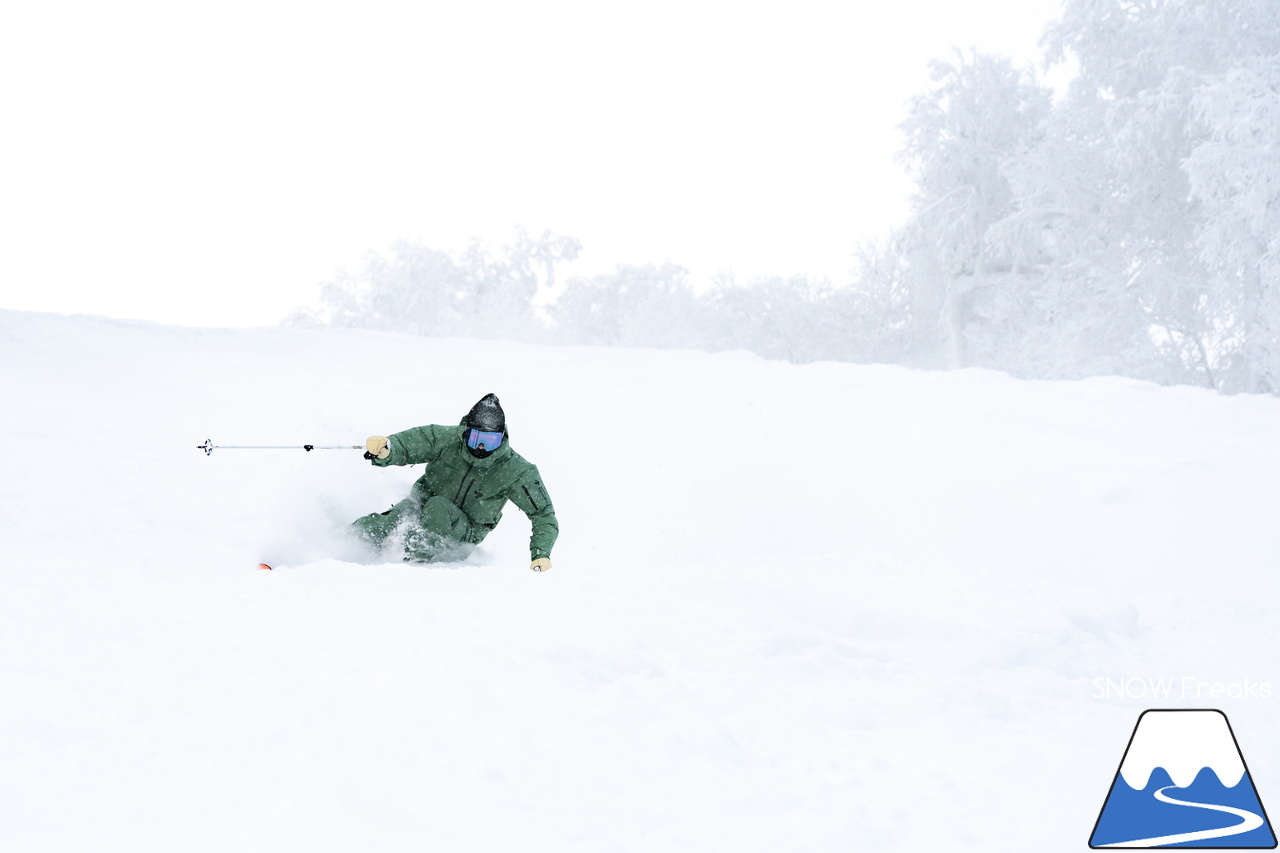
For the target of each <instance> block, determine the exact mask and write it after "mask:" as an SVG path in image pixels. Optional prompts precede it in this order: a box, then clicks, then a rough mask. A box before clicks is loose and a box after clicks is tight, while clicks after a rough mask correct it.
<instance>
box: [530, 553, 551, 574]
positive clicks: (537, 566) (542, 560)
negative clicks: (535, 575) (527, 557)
mask: <svg viewBox="0 0 1280 853" xmlns="http://www.w3.org/2000/svg"><path fill="white" fill-rule="evenodd" d="M529 568H531V569H533V570H534V571H535V572H549V571H551V561H550V560H548V559H547V558H546V557H539V558H538V559H536V560H534V561H533V562H532V563H530V564H529Z"/></svg>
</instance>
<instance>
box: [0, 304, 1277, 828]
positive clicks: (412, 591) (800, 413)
mask: <svg viewBox="0 0 1280 853" xmlns="http://www.w3.org/2000/svg"><path fill="white" fill-rule="evenodd" d="M489 391H493V392H495V393H497V394H498V395H499V397H501V399H502V402H503V404H504V406H505V407H506V410H507V413H508V420H509V423H510V426H511V431H512V437H513V441H512V443H513V446H514V447H515V448H516V449H517V450H519V451H520V452H521V453H523V454H524V455H525V456H526V457H528V458H529V459H531V460H532V461H534V462H535V463H537V464H538V466H539V467H540V469H541V470H542V473H543V474H544V478H545V481H546V483H547V486H548V488H549V490H550V492H551V494H552V496H553V498H554V500H555V503H556V507H557V511H558V513H559V516H560V519H561V531H562V532H561V539H560V542H559V544H558V545H557V547H556V549H555V553H554V554H553V559H554V562H555V568H554V569H553V571H551V572H549V573H547V574H545V575H538V574H535V573H532V572H530V571H528V569H527V565H528V554H527V550H526V547H525V546H526V541H527V536H528V532H529V525H528V522H527V520H526V519H525V518H524V516H522V515H521V514H520V513H519V512H518V511H517V510H515V509H514V508H511V509H510V510H509V512H508V514H507V517H506V518H505V520H504V521H503V523H502V525H501V527H500V528H499V529H498V531H497V532H496V533H495V534H494V535H493V536H491V537H490V539H489V540H488V541H487V542H486V543H485V544H484V546H482V548H481V549H480V550H479V551H478V552H477V553H476V554H474V555H473V556H472V557H471V558H470V559H469V560H468V561H467V562H466V563H464V564H453V565H447V566H439V567H420V566H408V565H402V564H396V563H387V562H383V561H380V560H378V559H376V558H375V557H373V556H372V555H368V554H364V553H362V552H361V551H360V550H359V549H357V548H355V547H354V546H352V544H351V543H350V542H349V541H347V540H345V539H344V538H343V537H342V536H341V534H340V531H341V528H342V526H343V525H344V524H345V522H346V521H347V520H349V519H351V518H353V517H355V516H357V515H359V514H362V513H365V512H370V511H374V510H381V509H384V508H386V507H387V506H389V505H390V504H391V503H392V502H393V501H395V500H397V499H398V498H399V497H401V496H402V495H403V494H404V492H405V491H406V489H407V487H408V484H409V483H410V482H411V481H412V479H413V478H415V477H416V476H417V475H418V473H420V469H418V470H412V469H389V470H377V469H373V468H371V467H369V466H368V464H367V463H365V462H364V461H363V460H361V459H360V456H359V454H358V453H355V452H349V451H343V452H339V451H334V452H326V453H322V452H315V453H311V454H306V453H303V452H301V451H285V452H272V451H230V450H228V451H217V452H215V453H214V455H213V456H212V457H206V456H205V455H204V454H203V453H201V452H199V451H197V450H196V449H195V446H196V445H197V444H199V443H201V442H203V441H204V440H205V439H206V438H210V437H211V438H213V439H214V441H215V443H219V444H302V443H304V442H310V443H334V444H340V443H352V444H355V443H360V442H362V441H363V439H364V437H365V436H366V435H369V434H372V433H384V434H385V433H389V432H393V431H396V430H399V429H403V428H406V427H409V426H415V425H418V424H422V423H430V422H446V423H453V422H456V421H457V419H458V418H459V417H461V415H462V414H463V413H464V412H465V411H466V410H467V409H468V408H469V407H470V405H471V404H472V403H473V402H474V401H475V400H476V399H478V398H479V397H480V396H481V395H483V394H484V393H486V392H489ZM0 400H2V401H3V402H2V403H0V405H2V406H3V410H4V417H3V418H2V419H0V442H2V444H3V447H4V448H5V452H4V455H3V460H4V461H3V478H2V479H0V484H2V485H0V543H2V544H0V549H2V550H0V560H2V564H0V572H3V574H2V575H0V578H2V581H0V583H2V586H0V692H2V696H0V836H2V837H3V838H4V841H3V846H4V848H5V849H9V850H23V851H45V850H50V851H64V850H65V851H83V850H94V851H150V850H156V851H161V850H163V851H169V850H210V851H225V850H271V851H288V850H299V851H349V850H368V851H374V850H377V851H399V850H406V851H407V850H460V851H476V850H494V851H507V850H548V851H603V850H608V851H653V850H663V851H680V850H699V851H725V850H733V851H770V853H774V852H775V851H790V850H796V851H801V850H803V851H810V850H813V851H824V850H842V851H843V850H938V849H946V850H970V849H972V850H1019V851H1025V850H1080V849H1083V848H1084V847H1085V845H1086V843H1087V839H1088V836H1089V832H1090V830H1091V829H1092V826H1093V822H1094V819H1095V818H1096V817H1097V814H1098V810H1099V808H1100V807H1101V805H1102V801H1103V799H1104V798H1105V796H1106V793H1107V790H1108V787H1109V785H1110V783H1111V780H1112V778H1113V776H1114V774H1115V772H1116V768H1117V766H1118V765H1119V761H1120V758H1121V754H1122V752H1123V749H1124V746H1125V743H1126V741H1127V738H1128V736H1129V733H1130V732H1131V731H1132V727H1133V724H1134V721H1135V720H1136V718H1137V715H1138V713H1139V712H1140V711H1141V710H1142V709H1143V708H1146V707H1154V706H1164V707H1220V708H1222V709H1223V710H1224V711H1226V713H1227V714H1228V715H1229V717H1230V718H1231V722H1232V725H1233V727H1234V729H1235V732H1236V735H1237V737H1238V738H1239V739H1240V745H1241V747H1242V749H1243V750H1244V755H1245V759H1246V761H1247V762H1248V763H1249V767H1250V770H1251V771H1252V772H1253V775H1254V778H1255V781H1256V782H1257V784H1258V790H1259V794H1260V795H1261V797H1262V799H1263V802H1264V804H1266V803H1267V802H1268V801H1269V799H1270V800H1275V801H1276V802H1280V799H1277V798H1278V797H1280V734H1278V732H1280V729H1277V726H1276V722H1277V716H1278V714H1277V706H1276V703H1277V701H1280V697H1273V698H1269V699H1267V698H1258V697H1250V698H1241V699H1234V698H1210V696H1209V694H1207V693H1206V694H1205V695H1204V696H1203V697H1202V698H1200V699H1199V700H1198V701H1197V699H1196V698H1195V697H1192V698H1190V699H1187V698H1186V697H1184V696H1182V695H1180V694H1175V695H1173V696H1171V697H1168V698H1162V699H1160V700H1158V701H1157V700H1152V699H1150V698H1146V699H1141V698H1134V699H1123V698H1099V696H1098V688H1097V683H1098V682H1097V681H1095V679H1099V678H1103V677H1108V678H1113V679H1120V678H1124V677H1128V676H1144V677H1145V676H1166V677H1169V678H1174V679H1181V678H1187V677H1191V678H1192V679H1193V681H1197V680H1198V681H1200V682H1217V683H1223V684H1235V683H1240V682H1243V681H1245V680H1246V679H1248V680H1250V682H1251V683H1256V682H1270V683H1272V684H1277V685H1280V673H1277V671H1276V668H1275V657H1274V649H1275V648H1277V647H1278V645H1280V644H1278V643H1277V639H1278V638H1277V636H1276V634H1277V631H1276V628H1275V622H1276V620H1275V618H1274V611H1275V602H1276V600H1277V599H1276V591H1277V589H1276V587H1277V582H1276V579H1275V576H1276V570H1277V567H1278V563H1280V559H1278V558H1280V542H1278V541H1277V533H1276V530H1277V528H1276V523H1275V520H1276V510H1277V507H1278V506H1280V441H1277V437H1278V436H1280V401H1278V400H1275V399H1270V398H1248V397H1231V398H1224V397H1219V396H1215V395H1214V394H1212V393H1209V392H1206V391H1202V390H1197V389H1189V388H1159V387H1156V386H1152V385H1148V384H1143V383H1139V382H1134V381H1128V380H1119V379H1096V380H1089V381H1085V382H1075V383H1047V382H1019V381H1014V380H1011V379H1009V378H1007V377H1005V376H1003V375H999V374H994V373H989V372H980V371H961V372H956V373H925V372H915V371H909V370H905V369H900V368H893V367H878V366H855V365H847V364H812V365H806V366H793V365H788V364H780V363H773V362H767V361H763V360H761V359H759V358H756V357H754V356H750V355H746V354H742V353H729V354H721V355H707V354H701V353H691V352H658V351H637V350H629V351H628V350H607V349H590V348H555V347H525V346H518V345H512V344H495V343H491V342H477V341H465V340H425V339H417V338H409V337H402V336H394V335H380V334H371V333H362V332H348V333H323V332H308V331H299V330H285V329H279V330H252V331H242V330H241V331H222V330H206V329H188V328H173V327H163V326H155V325H150V324H144V323H131V322H119V321H107V320H101V319H94V318H87V317H57V316H48V315H38V314H27V313H15V312H0ZM602 435H603V436H609V437H610V440H609V441H606V442H604V443H602V444H599V445H594V444H592V443H590V442H589V441H588V440H587V439H588V437H590V436H602ZM828 436H830V437H831V438H827V437H828ZM260 559H274V560H277V561H279V562H280V563H281V564H282V565H281V567H280V568H279V569H278V570H277V571H275V572H271V573H268V572H261V571H256V570H255V569H254V565H255V564H256V563H257V562H258V561H259V560H260ZM1276 807H1277V806H1274V805H1273V808H1276Z"/></svg>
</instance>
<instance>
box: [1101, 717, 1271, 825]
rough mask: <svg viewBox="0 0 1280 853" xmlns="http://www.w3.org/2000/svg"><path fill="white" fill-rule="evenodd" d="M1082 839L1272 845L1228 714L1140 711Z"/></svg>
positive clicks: (1260, 804)
mask: <svg viewBox="0 0 1280 853" xmlns="http://www.w3.org/2000/svg"><path fill="white" fill-rule="evenodd" d="M1089 846H1090V847H1093V848H1095V849H1096V848H1101V847H1129V848H1135V847H1136V848H1153V847H1198V848H1202V849H1204V848H1214V849H1227V848H1229V849H1242V848H1254V849H1271V848H1274V847H1275V846H1276V836H1275V833H1273V832H1272V831H1271V823H1270V821H1268V820H1267V813H1266V811H1265V810H1264V809H1263V808H1262V801H1261V800H1260V799H1259V798H1258V791H1257V789H1256V788H1255V787H1254V786H1253V777H1252V776H1250V775H1249V768H1248V767H1246V766H1245V763H1244V756H1243V755H1242V754H1241V752H1240V745H1239V744H1238V743H1237V742H1236V736H1235V733H1234V732H1232V731H1231V724H1230V723H1229V722H1227V715H1226V714H1224V713H1222V712H1221V711H1214V710H1195V709H1181V710H1150V711H1143V712H1142V715H1141V716H1140V717H1138V724H1137V725H1136V726H1135V727H1134V729H1133V736H1132V737H1130V738H1129V746H1128V747H1126V748H1125V751H1124V758H1122V759H1121V760H1120V769H1119V770H1117V771H1116V777H1115V779H1114V780H1113V781H1112V782H1111V790H1110V791H1109V792H1108V793H1107V799H1106V802H1105V803H1103V805H1102V812H1101V813H1100V814H1099V815H1098V822H1097V823H1096V824H1095V825H1094V827H1093V835H1092V836H1091V837H1090V838H1089Z"/></svg>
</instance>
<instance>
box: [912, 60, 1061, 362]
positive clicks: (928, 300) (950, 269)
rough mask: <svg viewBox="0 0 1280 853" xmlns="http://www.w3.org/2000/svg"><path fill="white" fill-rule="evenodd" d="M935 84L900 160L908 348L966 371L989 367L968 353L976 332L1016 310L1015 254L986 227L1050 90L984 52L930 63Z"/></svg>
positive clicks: (922, 101) (1002, 211)
mask: <svg viewBox="0 0 1280 853" xmlns="http://www.w3.org/2000/svg"><path fill="white" fill-rule="evenodd" d="M932 80H933V83H932V86H931V88H930V89H929V91H928V92H927V93H925V94H924V95H921V96H920V97H918V98H916V99H915V100H914V101H913V102H912V103H911V106H910V112H909V115H908V118H907V120H906V121H905V122H904V123H903V130H904V131H905V133H906V147H905V149H904V151H903V155H902V159H903V162H904V163H905V165H906V166H907V168H908V171H909V173H910V174H911V176H912V177H913V178H914V179H915V182H916V195H915V199H914V202H913V213H912V217H911V221H910V223H909V225H908V226H907V228H906V229H905V231H904V234H903V236H902V243H901V246H902V251H903V252H904V258H905V264H906V268H905V270H904V275H905V281H906V283H907V291H908V293H909V298H910V302H911V311H912V315H913V320H914V323H913V325H914V329H915V335H916V340H915V341H914V342H913V349H915V350H916V351H917V352H918V353H919V354H920V356H921V359H922V361H923V362H924V363H929V362H930V361H932V360H934V359H936V362H935V363H938V364H941V365H946V366H949V367H965V366H968V365H971V364H974V363H979V364H982V363H990V361H991V359H990V358H983V357H982V356H981V354H979V353H975V352H973V350H974V346H973V344H974V343H975V336H981V335H985V336H987V337H988V338H989V337H991V336H992V335H993V334H994V335H995V336H996V337H998V336H999V335H1000V332H999V331H998V330H999V329H1000V327H1002V326H1004V325H1006V324H1007V323H1009V322H1010V320H1011V318H1010V317H1009V312H1010V311H1012V310H1016V306H1015V305H1014V304H1013V301H1016V293H1014V292H1012V291H1016V289H1017V287H1018V279H1019V277H1020V270H1019V258H1018V257H1017V255H1016V254H1015V253H1010V252H1008V251H1006V250H1005V247H1003V246H999V245H997V244H994V243H993V242H992V241H991V240H990V239H989V235H988V232H989V230H990V228H991V226H992V225H994V224H995V223H997V222H999V221H1000V220H1002V219H1004V218H1005V217H1007V216H1008V215H1010V214H1011V213H1012V212H1013V210H1014V207H1013V204H1014V198H1013V193H1012V190H1011V187H1010V184H1009V179H1008V175H1007V174H1006V172H1005V163H1006V162H1007V161H1008V160H1009V159H1010V158H1011V157H1013V156H1014V155H1016V154H1018V153H1020V152H1022V151H1024V150H1025V149H1026V148H1027V147H1029V146H1030V145H1032V144H1033V143H1034V141H1035V138H1036V134H1037V130H1038V128H1039V126H1040V123H1041V121H1042V120H1043V118H1044V116H1045V115H1046V114H1047V112H1048V110H1049V106H1050V94H1049V92H1048V90H1047V89H1045V88H1044V87H1043V86H1041V85H1039V84H1038V83H1036V82H1035V81H1034V80H1033V79H1032V78H1031V76H1030V75H1029V74H1028V73H1026V72H1024V71H1022V70H1020V69H1018V68H1016V67H1015V66H1014V65H1013V63H1012V62H1010V61H1009V60H1008V59H1005V58H1003V57H995V56H988V55H985V54H981V53H974V54H972V55H969V56H964V55H960V56H957V58H956V59H955V61H952V62H941V61H938V62H935V63H934V64H933V72H932ZM991 346H992V345H991V344H990V343H988V345H987V348H988V349H990V348H991ZM930 353H933V354H934V355H933V356H932V358H931V356H930V355H929V354H930Z"/></svg>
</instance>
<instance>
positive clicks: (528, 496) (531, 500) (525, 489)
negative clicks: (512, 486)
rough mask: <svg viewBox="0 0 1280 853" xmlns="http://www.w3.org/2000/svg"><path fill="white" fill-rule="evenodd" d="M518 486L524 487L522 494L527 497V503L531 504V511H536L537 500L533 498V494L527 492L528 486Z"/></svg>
mask: <svg viewBox="0 0 1280 853" xmlns="http://www.w3.org/2000/svg"><path fill="white" fill-rule="evenodd" d="M520 488H522V489H524V496H525V497H526V498H528V499H529V503H531V504H533V511H534V512H537V511H538V502H537V501H535V500H534V499H533V495H531V494H529V487H528V486H526V485H523V484H522V485H521V486H520Z"/></svg>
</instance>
